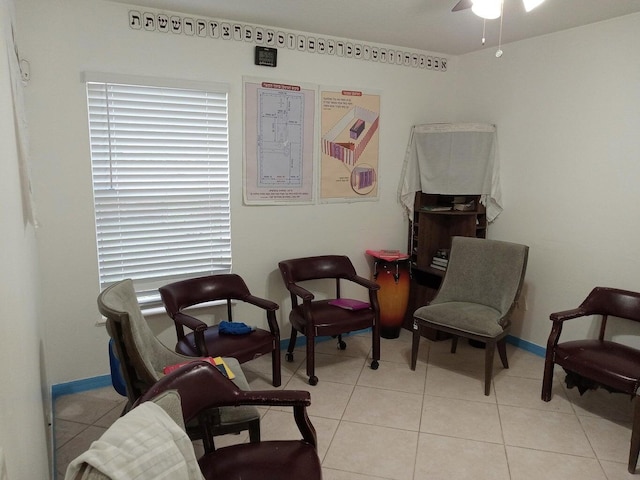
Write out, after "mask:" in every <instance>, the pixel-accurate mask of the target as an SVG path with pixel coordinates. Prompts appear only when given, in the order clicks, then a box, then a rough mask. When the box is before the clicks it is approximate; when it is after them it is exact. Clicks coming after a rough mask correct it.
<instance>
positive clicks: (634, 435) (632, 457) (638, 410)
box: [627, 396, 640, 473]
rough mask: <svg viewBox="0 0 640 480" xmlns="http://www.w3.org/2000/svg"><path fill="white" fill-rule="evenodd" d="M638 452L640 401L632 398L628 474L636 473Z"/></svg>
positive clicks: (639, 444)
mask: <svg viewBox="0 0 640 480" xmlns="http://www.w3.org/2000/svg"><path fill="white" fill-rule="evenodd" d="M639 452H640V399H638V397H637V396H635V397H634V398H633V425H632V427H631V447H630V449H629V465H628V466H627V470H628V471H629V473H636V465H637V464H638V453H639Z"/></svg>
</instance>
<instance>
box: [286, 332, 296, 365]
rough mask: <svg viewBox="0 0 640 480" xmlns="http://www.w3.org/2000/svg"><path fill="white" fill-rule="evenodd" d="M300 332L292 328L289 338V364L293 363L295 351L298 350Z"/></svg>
mask: <svg viewBox="0 0 640 480" xmlns="http://www.w3.org/2000/svg"><path fill="white" fill-rule="evenodd" d="M297 337H298V331H297V330H296V329H295V328H293V326H292V327H291V336H290V337H289V346H288V347H287V362H293V349H294V348H296V338H297Z"/></svg>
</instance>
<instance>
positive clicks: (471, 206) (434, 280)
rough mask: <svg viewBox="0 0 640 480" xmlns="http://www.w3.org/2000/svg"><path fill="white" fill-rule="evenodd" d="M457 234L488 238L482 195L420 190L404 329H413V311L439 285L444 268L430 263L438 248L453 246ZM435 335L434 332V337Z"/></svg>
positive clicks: (411, 238)
mask: <svg viewBox="0 0 640 480" xmlns="http://www.w3.org/2000/svg"><path fill="white" fill-rule="evenodd" d="M458 209H460V210H458ZM462 209H464V210H462ZM454 236H464V237H478V238H486V236H487V215H486V210H485V207H484V205H482V204H481V203H480V195H455V196H454V195H436V194H429V193H422V192H417V193H416V196H415V202H414V214H413V219H412V221H411V222H410V224H409V236H408V246H407V253H408V254H409V256H410V267H411V287H410V291H409V306H408V308H407V314H406V316H405V321H404V324H403V326H404V327H405V328H407V329H409V330H411V328H412V325H413V312H414V311H415V310H416V309H417V308H419V307H420V306H422V305H425V304H427V303H428V302H430V301H431V300H432V299H433V297H434V296H435V294H436V292H437V290H438V288H439V287H440V283H441V282H442V278H443V277H444V274H445V271H443V270H440V269H437V268H433V267H431V264H432V263H433V257H434V256H435V255H436V253H437V252H438V251H441V250H449V249H451V237H454ZM429 335H430V334H429V333H427V335H426V336H427V338H430V339H432V340H438V339H439V338H432V337H431V336H429ZM436 335H437V334H436V333H435V332H433V336H434V337H435V336H436ZM440 335H441V334H440Z"/></svg>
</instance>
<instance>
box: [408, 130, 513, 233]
mask: <svg viewBox="0 0 640 480" xmlns="http://www.w3.org/2000/svg"><path fill="white" fill-rule="evenodd" d="M497 152H498V145H497V131H496V127H495V125H490V124H484V123H432V124H425V125H415V126H413V127H412V128H411V136H410V137H409V144H408V146H407V151H406V155H405V160H404V165H403V169H402V176H401V178H400V191H399V197H400V203H402V205H403V206H404V207H405V209H406V211H407V214H408V215H409V218H413V202H414V197H415V193H416V192H419V191H422V192H424V193H434V194H440V195H465V194H466V195H472V194H475V195H481V199H480V201H481V203H482V204H483V205H485V207H486V208H487V220H488V221H490V222H491V221H493V220H494V219H495V218H496V217H497V216H498V215H499V214H500V212H502V199H501V197H502V194H501V191H500V164H499V161H498V154H497Z"/></svg>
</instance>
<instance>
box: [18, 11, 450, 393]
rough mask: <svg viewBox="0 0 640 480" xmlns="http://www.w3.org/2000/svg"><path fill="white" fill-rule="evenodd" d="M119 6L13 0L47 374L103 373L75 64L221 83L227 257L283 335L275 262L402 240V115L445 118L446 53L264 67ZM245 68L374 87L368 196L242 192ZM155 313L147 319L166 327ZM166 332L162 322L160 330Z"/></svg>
mask: <svg viewBox="0 0 640 480" xmlns="http://www.w3.org/2000/svg"><path fill="white" fill-rule="evenodd" d="M128 10H129V7H127V6H126V5H121V4H113V3H110V2H106V1H100V0H90V1H86V0H64V1H61V0H59V1H52V2H42V1H39V0H19V1H18V20H19V23H20V31H21V39H22V40H21V48H22V49H23V51H24V53H23V55H24V56H25V57H26V58H28V59H29V61H30V63H31V71H32V79H31V81H30V83H29V87H28V89H27V107H28V113H29V118H30V122H31V134H32V135H31V139H32V152H33V170H34V172H33V173H34V175H33V176H34V186H35V193H36V202H37V204H38V207H39V213H40V220H41V224H42V226H41V228H40V230H39V233H38V236H39V244H38V247H39V252H40V255H41V258H43V259H44V260H43V262H42V265H41V272H42V273H41V277H40V278H41V282H42V292H43V297H42V306H43V310H45V311H46V312H47V319H46V340H47V341H46V352H47V359H48V370H47V372H48V375H49V378H50V381H51V382H52V383H53V384H56V383H60V382H66V381H70V380H76V379H82V378H87V377H93V376H96V375H103V374H106V373H108V363H107V355H106V343H107V334H106V332H105V331H104V328H103V327H96V326H95V323H96V321H98V320H99V315H98V312H97V309H96V296H97V295H98V293H99V292H98V282H97V267H96V251H95V250H96V247H95V238H94V237H95V234H94V226H93V213H92V193H91V173H90V162H89V145H88V129H87V113H86V93H85V88H84V85H83V83H82V81H81V77H82V73H83V72H85V71H97V72H113V73H120V74H129V75H148V76H156V77H170V78H178V79H180V78H184V79H188V80H196V81H213V82H223V83H227V84H229V85H230V97H229V102H230V110H229V112H230V113H229V115H230V151H231V194H232V196H231V221H232V238H233V270H234V271H235V272H236V273H238V274H240V275H242V276H243V277H244V278H245V280H246V282H247V284H248V285H249V287H250V289H251V290H252V291H253V293H255V294H256V295H260V296H265V297H268V298H270V299H272V300H274V301H276V302H278V303H279V304H281V305H282V306H283V309H282V310H281V311H280V315H279V317H280V322H281V325H282V331H283V337H284V338H286V336H287V335H288V331H289V329H288V325H287V324H288V322H287V320H286V318H285V317H286V315H284V316H283V315H282V313H283V311H285V312H286V304H287V302H288V296H287V294H286V293H285V290H284V288H283V287H282V280H281V279H280V276H279V273H277V272H276V269H277V262H278V261H279V260H281V259H284V258H289V257H296V256H303V255H313V254H321V253H344V254H347V255H349V256H350V257H351V258H352V259H353V261H354V263H355V265H356V268H357V270H358V271H359V272H361V273H362V274H363V275H369V265H368V263H367V258H366V256H365V253H364V252H365V250H366V249H367V248H399V249H404V248H405V245H406V221H405V219H404V217H403V214H402V210H401V208H400V205H399V204H398V202H397V200H396V197H397V188H398V181H399V175H400V170H401V166H402V161H403V158H404V151H405V148H406V144H407V141H408V136H409V129H410V127H411V125H413V124H415V123H420V122H425V121H449V120H451V113H452V108H451V107H452V101H453V100H452V99H453V97H452V94H451V93H449V92H451V88H450V85H451V84H452V82H453V78H454V76H455V71H454V62H452V63H451V64H450V66H449V68H450V71H448V72H446V73H443V72H435V71H429V70H424V69H423V70H421V69H417V68H407V67H401V66H394V65H382V64H375V63H373V62H368V63H367V62H360V61H357V60H349V59H345V58H339V57H329V56H320V55H313V54H309V53H304V52H298V51H291V50H286V49H281V50H280V52H279V55H278V67H277V68H276V69H269V68H266V67H257V66H255V65H253V45H252V44H248V43H244V42H234V41H224V40H213V39H206V38H199V37H188V36H186V35H173V34H163V33H159V32H144V31H136V30H132V29H130V28H129V26H128ZM245 75H247V76H253V77H256V76H260V77H261V78H263V77H264V78H267V79H275V80H284V81H288V82H292V81H295V82H300V83H312V84H316V85H331V86H341V87H347V88H362V89H370V90H376V91H379V92H380V94H381V110H382V114H381V121H380V178H381V180H380V198H379V201H377V202H358V203H349V204H347V203H339V204H322V205H320V204H316V205H300V206H244V205H243V202H242V77H243V76H245ZM158 320H159V321H160V322H161V324H160V325H159V326H157V328H159V329H160V330H162V329H165V328H168V327H169V325H168V323H167V322H165V321H164V319H162V318H160V319H158ZM70 333H71V334H72V338H73V348H69V342H70V340H69V338H70V337H69V335H70ZM171 335H173V332H172V331H171V330H167V332H165V335H164V336H163V338H165V337H166V338H167V339H170V338H171ZM167 341H169V340H167ZM78 358H82V359H83V360H82V361H78Z"/></svg>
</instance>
